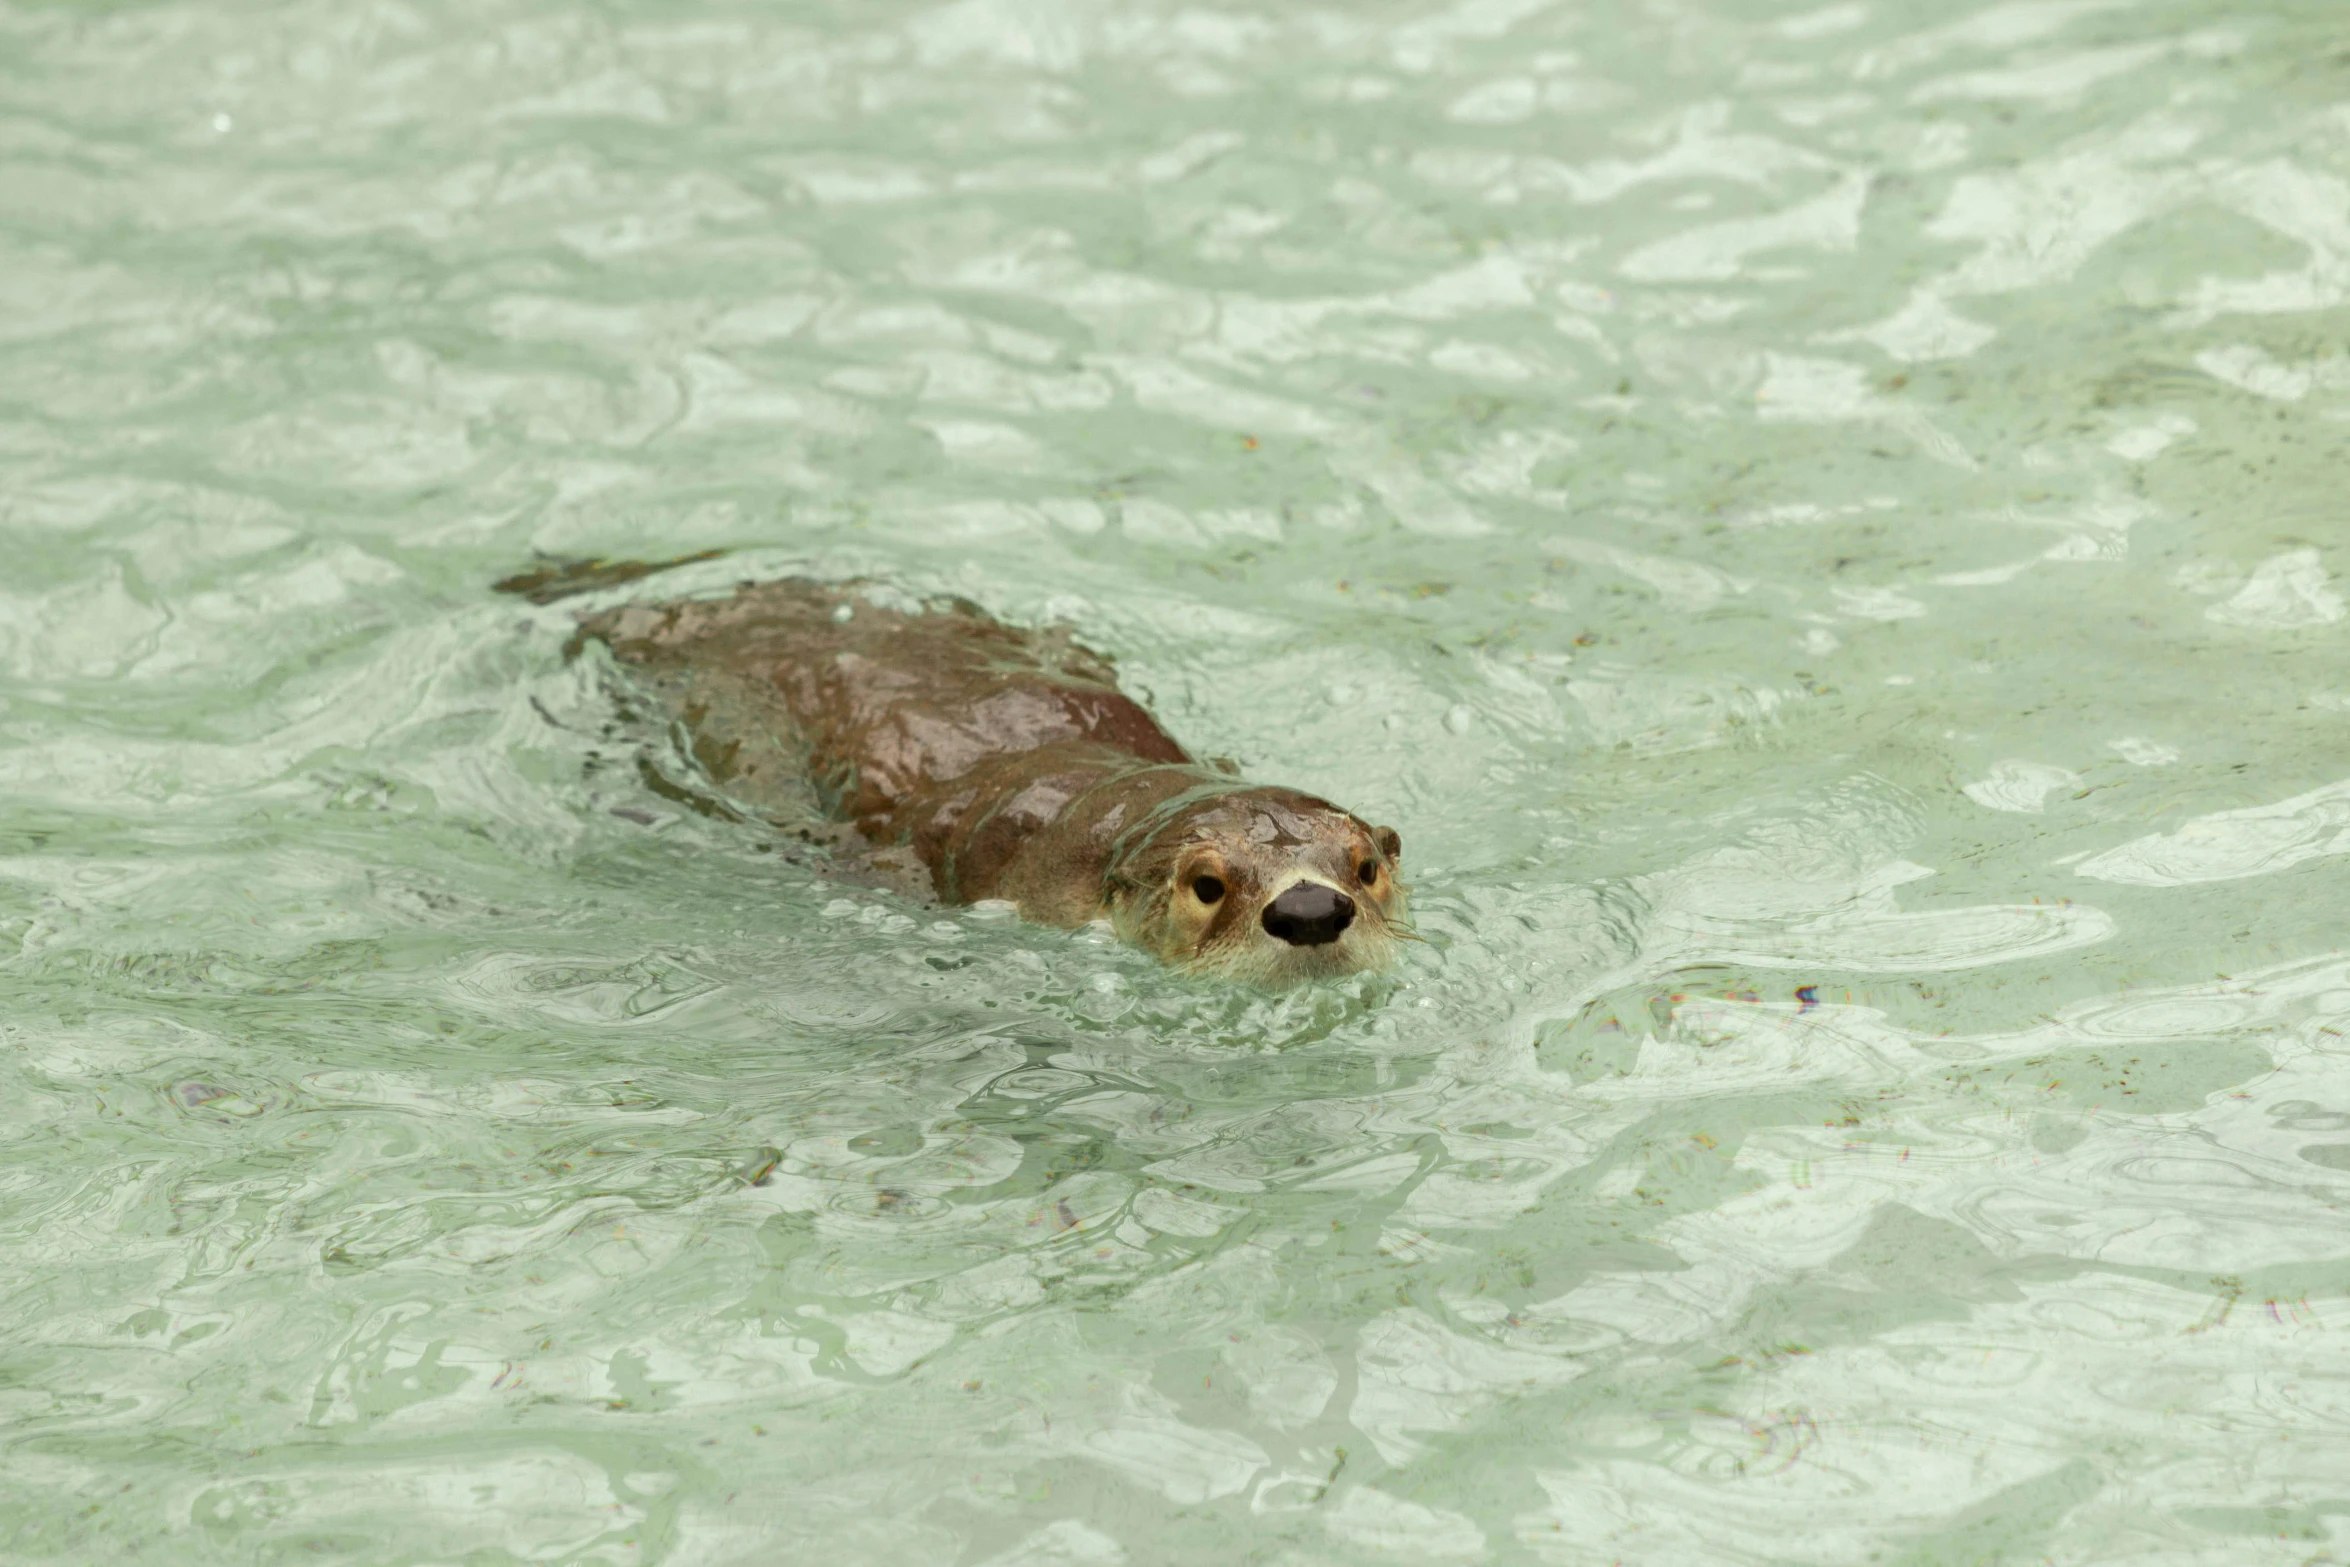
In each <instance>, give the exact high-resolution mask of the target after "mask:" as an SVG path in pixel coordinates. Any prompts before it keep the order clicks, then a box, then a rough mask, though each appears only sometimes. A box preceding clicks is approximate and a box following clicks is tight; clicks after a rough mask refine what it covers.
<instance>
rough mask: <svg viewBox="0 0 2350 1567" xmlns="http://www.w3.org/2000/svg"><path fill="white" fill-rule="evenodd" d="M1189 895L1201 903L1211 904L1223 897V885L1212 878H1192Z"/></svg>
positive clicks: (1220, 881)
mask: <svg viewBox="0 0 2350 1567" xmlns="http://www.w3.org/2000/svg"><path fill="white" fill-rule="evenodd" d="M1191 895H1192V896H1193V897H1195V898H1197V899H1199V901H1200V902H1202V903H1213V902H1215V901H1216V900H1217V899H1218V898H1221V897H1223V896H1224V883H1223V881H1222V880H1221V879H1219V878H1217V877H1214V876H1194V877H1193V878H1192V879H1191Z"/></svg>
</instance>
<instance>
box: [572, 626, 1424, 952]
mask: <svg viewBox="0 0 2350 1567" xmlns="http://www.w3.org/2000/svg"><path fill="white" fill-rule="evenodd" d="M581 631H582V634H583V635H584V636H587V637H592V638H595V639H597V640H599V641H602V642H604V643H606V644H608V645H609V646H610V648H611V649H612V652H613V655H614V656H615V657H616V658H617V659H618V660H619V661H620V662H621V663H623V664H626V665H631V666H634V667H635V668H636V669H637V670H639V671H640V672H641V673H642V676H643V677H644V679H645V682H646V683H647V684H648V685H650V686H651V687H652V689H654V690H655V691H657V692H659V693H660V694H661V695H662V696H663V697H664V698H665V699H666V701H667V703H668V705H669V706H670V708H671V710H672V713H673V716H675V717H676V718H677V720H678V721H679V722H680V723H681V724H682V725H683V726H684V728H685V731H686V733H687V735H688V737H689V739H690V742H691V745H692V749H693V752H694V755H695V757H696V758H697V759H698V760H699V761H700V763H701V765H702V766H703V767H704V769H706V770H707V771H708V773H709V775H710V778H711V780H712V782H714V783H716V784H717V785H718V786H719V787H720V788H722V789H723V790H725V791H726V792H727V793H729V794H731V795H733V796H735V797H736V798H738V799H740V800H742V801H743V802H744V803H746V804H748V805H751V806H752V807H754V808H756V809H761V810H765V811H770V812H772V811H774V810H777V809H788V808H789V806H790V805H791V803H792V802H794V801H798V800H804V799H805V798H806V794H805V791H806V790H807V789H808V788H809V787H810V786H812V787H813V790H814V793H815V799H816V803H817V804H818V805H819V807H820V808H821V809H822V810H823V811H825V812H826V813H827V814H828V815H830V816H832V817H834V818H835V819H838V820H841V821H844V822H847V823H849V824H851V825H852V826H854V827H855V829H856V830H857V832H858V833H859V834H861V835H862V836H863V838H864V839H865V840H866V841H867V842H868V843H869V844H871V845H873V846H875V847H876V848H900V849H902V850H903V851H904V852H906V853H908V854H910V855H911V856H912V857H913V858H914V859H915V860H916V861H918V862H919V864H920V865H921V866H922V867H923V868H924V869H925V870H926V871H927V873H928V876H929V880H930V884H931V886H932V888H933V890H934V891H935V892H936V894H937V896H938V897H939V898H940V899H941V900H942V901H944V902H948V903H972V902H977V901H979V900H981V899H988V898H999V899H1005V900H1008V901H1009V902H1011V903H1012V904H1014V905H1015V906H1016V907H1017V908H1018V909H1019V911H1020V913H1021V915H1022V916H1023V917H1025V918H1027V919H1030V920H1034V921H1037V922H1038V923H1041V924H1046V925H1058V926H1064V927H1066V926H1077V925H1083V924H1085V923H1087V922H1089V921H1092V920H1096V919H1104V918H1106V919H1108V920H1109V921H1110V922H1111V923H1112V924H1113V925H1114V926H1115V928H1116V929H1117V931H1118V933H1119V935H1120V936H1122V937H1123V938H1124V939H1126V940H1127V941H1129V942H1132V943H1134V944H1135V945H1137V946H1140V947H1143V948H1145V949H1146V950H1149V951H1151V952H1153V953H1156V954H1157V955H1158V956H1159V957H1161V958H1162V959H1164V960H1166V961H1167V962H1169V963H1171V964H1174V965H1176V966H1178V967H1181V968H1185V969H1189V970H1194V971H1197V972H1203V973H1215V974H1221V975H1226V976H1229V977H1232V978H1235V979H1242V980H1248V981H1252V982H1256V983H1261V984H1279V983H1285V982H1289V981H1293V980H1298V979H1306V978H1311V977H1315V976H1319V975H1332V974H1343V973H1350V972H1353V971H1356V970H1360V969H1366V968H1377V967H1381V966H1384V965H1385V963H1386V962H1387V961H1388V960H1389V958H1390V957H1391V956H1392V953H1393V949H1394V945H1395V941H1396V939H1397V936H1398V934H1399V931H1400V920H1401V918H1402V913H1403V897H1404V893H1403V888H1402V886H1401V885H1400V884H1399V883H1398V882H1397V880H1396V876H1395V867H1396V859H1397V855H1398V854H1399V852H1400V850H1401V847H1402V846H1401V842H1400V840H1399V839H1398V838H1397V836H1396V834H1395V832H1394V830H1393V829H1391V828H1384V827H1381V828H1374V827H1372V826H1370V825H1369V824H1368V823H1366V822H1364V821H1362V820H1361V819H1360V818H1358V817H1355V816H1353V815H1351V814H1349V813H1348V812H1346V811H1343V810H1340V809H1339V808H1338V807H1337V806H1335V805H1332V804H1331V803H1330V802H1329V801H1327V800H1322V799H1318V798H1316V797H1315V796H1312V795H1308V794H1302V793H1299V792H1298V791H1296V790H1294V789H1282V788H1270V787H1263V786H1254V785H1249V784H1244V783H1241V782H1239V781H1237V780H1235V779H1233V778H1231V777H1229V776H1227V775H1226V774H1224V773H1222V772H1219V771H1217V770H1216V769H1213V768H1210V767H1206V766H1203V765H1201V764H1199V763H1198V762H1195V761H1194V760H1193V759H1192V757H1191V756H1190V755H1189V754H1188V753H1187V752H1186V751H1185V750H1184V749H1183V747H1182V746H1180V745H1178V744H1176V743H1175V741H1174V740H1173V739H1172V738H1171V737H1170V736H1169V735H1168V734H1167V733H1166V731H1165V730H1163V729H1161V728H1160V727H1159V725H1158V723H1157V721H1156V720H1154V719H1153V718H1152V717H1151V716H1150V714H1149V713H1147V712H1145V711H1144V710H1143V708H1142V707H1141V706H1140V705H1139V704H1137V703H1136V702H1135V701H1134V700H1133V699H1132V698H1130V697H1128V696H1126V695H1125V694H1124V693H1122V692H1120V691H1119V690H1118V688H1117V685H1116V683H1115V680H1114V677H1113V675H1112V672H1111V669H1110V666H1109V664H1108V662H1107V661H1106V660H1104V659H1102V658H1100V657H1099V656H1097V655H1095V654H1093V653H1091V652H1088V651H1087V650H1086V649H1084V648H1083V647H1080V646H1078V645H1077V644H1076V643H1075V642H1073V641H1072V640H1070V638H1069V637H1068V635H1067V634H1066V633H1065V632H1061V631H1057V630H1056V631H1047V632H1033V631H1024V630H1021V629H1018V628H1016V627H1012V626H1007V625H1004V624H1003V623H1001V622H1000V621H997V620H994V619H992V618H990V617H989V616H988V615H986V614H985V613H984V612H982V611H981V610H979V609H978V608H976V607H975V606H972V605H970V604H966V603H960V602H957V603H952V604H946V605H940V606H935V607H932V608H929V609H926V610H924V611H922V612H918V613H911V614H909V613H905V612H901V611H898V610H894V609H889V608H886V607H882V606H879V605H875V604H872V603H869V602H866V601H864V600H862V599H860V598H859V597H857V596H856V595H855V594H854V593H852V592H850V591H848V590H845V589H843V588H840V587H836V586H830V585H826V584H821V583H815V582H807V581H798V580H791V581H784V582H773V583H765V584H759V585H745V586H743V587H741V588H739V589H738V590H736V591H735V592H734V593H733V594H732V595H731V596H729V597H726V598H715V599H681V600H675V601H671V602H668V603H661V604H650V605H634V604H632V605H627V606H623V607H621V608H618V609H614V610H608V611H605V612H603V613H601V614H597V615H594V616H591V617H589V618H588V619H586V620H585V621H583V622H582V625H581Z"/></svg>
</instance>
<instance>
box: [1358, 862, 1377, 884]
mask: <svg viewBox="0 0 2350 1567" xmlns="http://www.w3.org/2000/svg"><path fill="white" fill-rule="evenodd" d="M1355 879H1356V880H1357V881H1359V882H1361V883H1362V884H1363V885H1364V886H1366V887H1368V886H1369V885H1371V883H1373V882H1375V881H1377V880H1378V879H1379V862H1378V861H1377V860H1365V861H1363V863H1362V864H1360V865H1358V866H1356V867H1355Z"/></svg>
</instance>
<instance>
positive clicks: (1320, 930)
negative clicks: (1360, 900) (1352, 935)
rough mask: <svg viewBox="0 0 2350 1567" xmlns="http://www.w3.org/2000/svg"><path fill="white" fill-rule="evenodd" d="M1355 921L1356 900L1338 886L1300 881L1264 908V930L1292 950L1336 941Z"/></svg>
mask: <svg viewBox="0 0 2350 1567" xmlns="http://www.w3.org/2000/svg"><path fill="white" fill-rule="evenodd" d="M1354 922H1355V900H1354V899H1352V898H1350V897H1348V896H1347V895H1346V894H1345V893H1343V892H1340V891H1339V890H1338V889H1337V888H1336V887H1325V886H1323V885H1322V884H1321V883H1320V882H1318V881H1301V882H1299V883H1298V884H1297V885H1296V886H1294V887H1291V888H1290V889H1289V890H1288V891H1287V892H1284V893H1283V894H1282V895H1281V896H1280V897H1278V898H1275V899H1274V900H1273V901H1272V902H1271V903H1268V904H1266V905H1265V929H1266V931H1267V932H1269V933H1270V934H1272V935H1275V936H1279V937H1280V938H1281V939H1282V940H1283V941H1286V942H1288V943H1289V944H1290V945H1291V946H1293V947H1319V946H1321V945H1322V944H1323V943H1324V942H1330V941H1336V940H1337V939H1338V937H1339V935H1340V933H1341V932H1343V931H1344V930H1345V929H1346V927H1347V926H1349V925H1352V924H1353V923H1354Z"/></svg>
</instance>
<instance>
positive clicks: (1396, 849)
mask: <svg viewBox="0 0 2350 1567" xmlns="http://www.w3.org/2000/svg"><path fill="white" fill-rule="evenodd" d="M1371 837H1372V839H1373V840H1374V841H1375V842H1377V844H1378V845H1379V852H1380V853H1381V854H1384V855H1386V856H1387V858H1388V860H1389V861H1390V862H1391V863H1392V862H1395V861H1399V860H1401V859H1402V858H1403V835H1402V834H1401V833H1399V832H1397V831H1396V830H1395V829H1394V828H1392V827H1381V828H1379V829H1377V830H1376V831H1374V832H1373V833H1372V834H1371Z"/></svg>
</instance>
